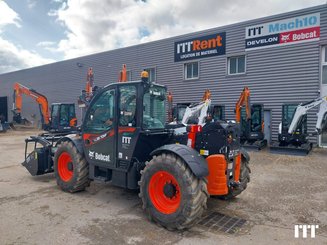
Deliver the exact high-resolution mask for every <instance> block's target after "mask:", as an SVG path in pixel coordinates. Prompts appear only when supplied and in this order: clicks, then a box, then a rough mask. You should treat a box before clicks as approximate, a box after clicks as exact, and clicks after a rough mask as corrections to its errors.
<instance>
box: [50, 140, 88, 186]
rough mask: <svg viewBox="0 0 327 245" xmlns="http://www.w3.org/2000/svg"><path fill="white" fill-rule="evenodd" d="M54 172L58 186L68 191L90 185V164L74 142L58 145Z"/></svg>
mask: <svg viewBox="0 0 327 245" xmlns="http://www.w3.org/2000/svg"><path fill="white" fill-rule="evenodd" d="M54 174H55V177H56V180H57V184H58V186H59V187H60V188H61V189H62V190H63V191H66V192H77V191H83V190H85V188H86V187H87V186H89V185H90V180H89V166H88V163H87V162H86V160H85V158H84V156H83V155H82V154H81V153H79V152H78V150H77V148H76V146H75V145H74V144H73V143H72V142H68V141H65V142H62V143H61V144H59V145H58V148H57V151H56V153H55V156H54Z"/></svg>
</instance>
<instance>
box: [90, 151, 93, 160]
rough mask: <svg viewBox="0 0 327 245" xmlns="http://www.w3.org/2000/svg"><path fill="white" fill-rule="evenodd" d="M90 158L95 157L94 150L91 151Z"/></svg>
mask: <svg viewBox="0 0 327 245" xmlns="http://www.w3.org/2000/svg"><path fill="white" fill-rule="evenodd" d="M89 158H91V159H93V158H94V151H89Z"/></svg>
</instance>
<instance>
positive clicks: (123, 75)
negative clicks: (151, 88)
mask: <svg viewBox="0 0 327 245" xmlns="http://www.w3.org/2000/svg"><path fill="white" fill-rule="evenodd" d="M118 82H127V68H126V65H125V64H123V68H122V70H121V71H120V72H119V79H118Z"/></svg>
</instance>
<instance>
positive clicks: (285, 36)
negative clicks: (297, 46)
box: [281, 34, 291, 42]
mask: <svg viewBox="0 0 327 245" xmlns="http://www.w3.org/2000/svg"><path fill="white" fill-rule="evenodd" d="M290 35H291V34H288V35H282V38H281V39H282V42H287V41H289V40H290Z"/></svg>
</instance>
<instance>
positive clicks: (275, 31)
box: [245, 13, 320, 49]
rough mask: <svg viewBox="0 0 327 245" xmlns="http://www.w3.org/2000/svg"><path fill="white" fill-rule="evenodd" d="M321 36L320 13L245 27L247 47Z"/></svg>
mask: <svg viewBox="0 0 327 245" xmlns="http://www.w3.org/2000/svg"><path fill="white" fill-rule="evenodd" d="M319 37H320V13H315V14H310V15H303V16H299V17H295V18H290V19H284V20H280V21H274V22H269V23H264V24H259V25H255V26H249V27H246V29H245V48H246V49H253V48H263V47H271V46H275V45H285V44H295V43H299V42H307V41H315V40H319Z"/></svg>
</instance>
